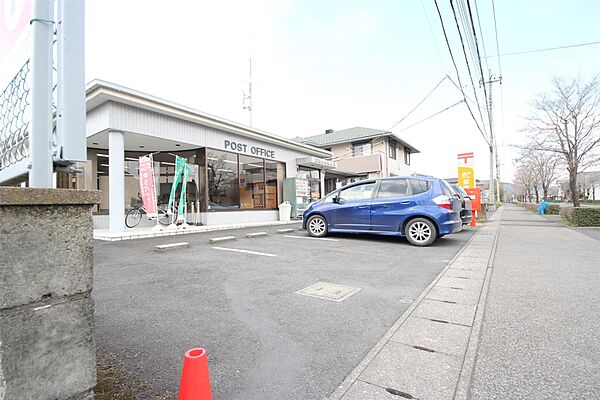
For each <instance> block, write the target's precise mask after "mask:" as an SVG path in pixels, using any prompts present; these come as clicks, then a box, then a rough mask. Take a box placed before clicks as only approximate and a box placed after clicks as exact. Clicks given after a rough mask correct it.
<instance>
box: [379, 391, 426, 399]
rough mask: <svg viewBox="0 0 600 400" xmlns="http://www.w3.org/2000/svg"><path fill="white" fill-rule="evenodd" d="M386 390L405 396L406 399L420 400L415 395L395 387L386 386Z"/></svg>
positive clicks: (395, 394)
mask: <svg viewBox="0 0 600 400" xmlns="http://www.w3.org/2000/svg"><path fill="white" fill-rule="evenodd" d="M385 391H386V392H388V393H389V394H393V395H394V396H400V397H403V398H405V399H414V400H418V399H417V398H416V397H415V396H413V395H412V394H410V393H406V392H403V391H401V390H398V389H394V388H385Z"/></svg>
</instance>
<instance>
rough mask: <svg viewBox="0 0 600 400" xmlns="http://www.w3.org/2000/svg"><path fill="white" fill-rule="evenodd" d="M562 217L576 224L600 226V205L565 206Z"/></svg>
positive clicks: (561, 213) (561, 212) (562, 209)
mask: <svg viewBox="0 0 600 400" xmlns="http://www.w3.org/2000/svg"><path fill="white" fill-rule="evenodd" d="M560 216H561V217H562V219H564V220H566V221H568V222H569V223H570V224H571V225H575V226H600V207H563V208H561V210H560Z"/></svg>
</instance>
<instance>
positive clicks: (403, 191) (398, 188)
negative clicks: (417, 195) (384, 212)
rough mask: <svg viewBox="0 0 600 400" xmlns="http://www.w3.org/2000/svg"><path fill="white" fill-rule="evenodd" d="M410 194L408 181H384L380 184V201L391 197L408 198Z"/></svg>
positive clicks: (378, 194) (378, 196)
mask: <svg viewBox="0 0 600 400" xmlns="http://www.w3.org/2000/svg"><path fill="white" fill-rule="evenodd" d="M407 194H408V183H407V182H406V179H394V180H382V181H381V182H380V183H379V192H378V193H377V198H378V199H385V198H390V197H406V196H407Z"/></svg>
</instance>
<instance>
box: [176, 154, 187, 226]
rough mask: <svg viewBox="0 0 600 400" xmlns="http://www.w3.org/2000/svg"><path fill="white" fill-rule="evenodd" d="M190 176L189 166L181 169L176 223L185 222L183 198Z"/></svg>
mask: <svg viewBox="0 0 600 400" xmlns="http://www.w3.org/2000/svg"><path fill="white" fill-rule="evenodd" d="M189 174H190V166H189V165H187V163H186V164H185V166H184V168H183V180H182V182H181V196H180V197H179V208H178V209H177V221H178V222H185V196H186V192H187V181H188V176H189Z"/></svg>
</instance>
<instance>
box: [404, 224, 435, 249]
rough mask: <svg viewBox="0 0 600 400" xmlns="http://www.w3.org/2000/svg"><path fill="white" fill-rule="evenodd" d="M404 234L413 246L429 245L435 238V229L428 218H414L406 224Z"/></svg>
mask: <svg viewBox="0 0 600 400" xmlns="http://www.w3.org/2000/svg"><path fill="white" fill-rule="evenodd" d="M404 236H406V239H407V240H408V242H409V243H410V244H412V245H413V246H429V245H430V244H432V243H433V242H435V239H436V238H437V229H436V228H435V225H434V224H433V222H431V221H430V220H428V219H425V218H415V219H411V220H410V221H408V223H407V224H406V227H405V228H404Z"/></svg>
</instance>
